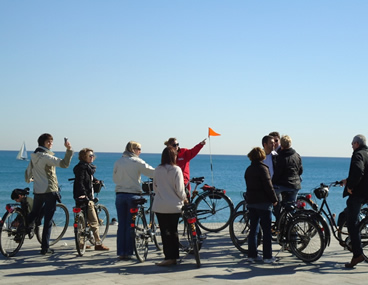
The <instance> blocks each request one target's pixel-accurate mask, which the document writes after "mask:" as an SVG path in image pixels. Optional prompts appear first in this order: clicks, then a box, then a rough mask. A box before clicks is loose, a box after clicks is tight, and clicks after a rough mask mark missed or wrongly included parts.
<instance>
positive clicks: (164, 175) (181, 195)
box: [152, 164, 186, 214]
mask: <svg viewBox="0 0 368 285" xmlns="http://www.w3.org/2000/svg"><path fill="white" fill-rule="evenodd" d="M153 191H154V192H155V198H154V200H153V206H152V210H153V211H154V212H156V213H161V214H175V213H180V212H181V208H182V207H183V205H184V200H185V199H186V194H185V190H184V178H183V172H182V171H181V169H180V167H179V166H176V165H175V166H173V165H169V164H165V165H159V166H158V167H157V168H156V169H155V172H154V174H153Z"/></svg>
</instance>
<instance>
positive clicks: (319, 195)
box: [314, 186, 328, 199]
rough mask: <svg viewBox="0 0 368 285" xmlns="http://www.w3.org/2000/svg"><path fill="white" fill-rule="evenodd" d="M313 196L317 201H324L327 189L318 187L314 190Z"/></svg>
mask: <svg viewBox="0 0 368 285" xmlns="http://www.w3.org/2000/svg"><path fill="white" fill-rule="evenodd" d="M314 195H316V197H317V198H318V199H324V198H327V197H328V187H323V186H321V187H318V188H316V189H314Z"/></svg>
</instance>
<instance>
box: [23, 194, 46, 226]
mask: <svg viewBox="0 0 368 285" xmlns="http://www.w3.org/2000/svg"><path fill="white" fill-rule="evenodd" d="M41 211H42V213H43V212H44V211H43V199H42V194H35V195H34V199H33V208H32V211H31V212H30V213H29V215H28V217H27V224H28V225H29V226H30V227H33V224H34V221H35V219H36V218H37V217H39V216H40V215H41Z"/></svg>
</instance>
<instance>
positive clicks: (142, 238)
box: [130, 197, 161, 262]
mask: <svg viewBox="0 0 368 285" xmlns="http://www.w3.org/2000/svg"><path fill="white" fill-rule="evenodd" d="M146 202H147V200H146V199H145V198H143V197H142V198H139V199H135V200H133V208H131V209H130V213H131V214H132V222H131V232H132V236H133V239H134V252H135V256H136V257H137V259H138V260H139V261H140V262H144V261H145V260H146V259H147V255H148V244H149V241H151V242H154V243H155V246H156V248H157V249H159V248H160V249H161V245H160V244H159V243H158V242H157V239H156V238H155V237H156V235H155V228H152V225H153V224H154V223H152V224H151V225H148V223H147V219H146V211H145V206H144V204H145V203H146ZM151 213H153V212H152V211H151Z"/></svg>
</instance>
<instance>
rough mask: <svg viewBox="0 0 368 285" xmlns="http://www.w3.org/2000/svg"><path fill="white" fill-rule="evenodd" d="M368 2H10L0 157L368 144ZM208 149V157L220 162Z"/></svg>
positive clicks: (334, 150) (4, 6)
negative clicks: (285, 138) (267, 143)
mask: <svg viewBox="0 0 368 285" xmlns="http://www.w3.org/2000/svg"><path fill="white" fill-rule="evenodd" d="M367 14H368V1H355V0H350V1H347V0H346V1H339V0H333V1H332V0H331V1H320V0H314V1H313V0H312V1H295V0H293V1H291V0H290V1H282V0H281V1H266V0H265V1H246V0H242V1H236V0H234V1H223V0H222V1H216V0H201V1H200V0H197V1H194V0H187V1H174V0H167V1H161V0H147V1H138V0H137V1H122V0H121V1H109V0H106V1H102V0H100V1H91V0H88V1H82V0H78V1H68V0H66V1H50V0H48V1H46V0H43V1H35V0H34V1H5V0H4V1H1V2H0V95H1V102H2V103H1V105H0V120H1V125H0V132H1V138H2V139H1V140H0V149H1V150H17V149H19V148H20V146H21V144H22V142H23V141H26V143H27V147H28V149H34V148H35V147H36V141H37V138H38V136H39V135H40V134H42V133H44V132H49V133H51V134H52V135H53V136H54V140H55V142H54V150H62V149H63V146H62V144H63V137H64V136H67V137H69V139H70V142H71V143H72V145H73V147H74V148H75V149H76V150H79V149H81V148H83V147H87V146H88V147H92V148H93V149H94V150H95V151H96V152H102V151H105V152H121V151H123V150H124V147H125V145H126V143H127V142H128V141H129V140H136V141H138V142H140V143H141V144H142V148H143V152H149V153H160V152H161V151H162V149H163V147H164V145H163V142H164V141H165V140H166V139H168V138H169V137H176V138H177V139H178V141H179V142H180V144H181V146H182V147H192V146H194V145H195V144H196V143H198V142H199V141H201V140H202V139H204V138H205V137H206V136H207V132H208V127H211V128H213V130H215V131H216V132H218V133H220V134H221V136H220V137H212V138H211V153H212V154H239V155H243V154H246V153H248V152H249V150H250V149H251V148H252V147H254V146H260V144H261V138H262V137H263V136H264V135H265V134H267V133H269V132H270V131H274V130H277V131H279V132H280V133H281V134H288V135H290V136H291V138H292V139H293V147H294V148H295V149H296V150H297V151H298V152H299V153H300V154H301V155H302V156H338V157H348V156H350V155H351V152H352V149H351V145H350V143H351V140H352V138H353V136H354V135H356V134H358V133H362V134H364V135H366V136H368V132H367V125H368V122H367V121H368V120H367V116H368V112H367V110H368V99H367V98H368V96H367V93H368V87H367V81H368V80H367V79H368V78H367V73H368V68H367V67H368V55H367V54H368V53H367V50H368V29H367V27H368V18H367ZM209 152H210V148H209V145H208V144H207V146H206V147H205V148H204V149H203V151H202V152H201V153H203V154H208V153H209Z"/></svg>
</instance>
